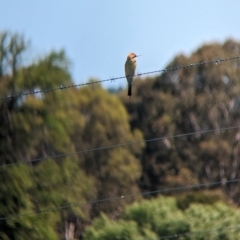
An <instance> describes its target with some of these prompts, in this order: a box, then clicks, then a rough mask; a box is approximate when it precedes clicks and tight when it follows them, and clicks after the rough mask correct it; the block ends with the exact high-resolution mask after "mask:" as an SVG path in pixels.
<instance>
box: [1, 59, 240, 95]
mask: <svg viewBox="0 0 240 240" xmlns="http://www.w3.org/2000/svg"><path fill="white" fill-rule="evenodd" d="M236 59H240V56H236V57H229V58H223V59H216V60H211V61H206V62H200V63H191V64H188V65H183V66H177V67H171V68H166V69H161V70H156V71H150V72H144V73H138V74H135V75H133V77H136V76H142V75H149V74H154V73H160V72H168V71H174V70H178V69H182V68H191V67H197V66H201V65H206V64H214V63H215V64H219V63H221V62H225V61H232V60H236ZM123 78H125V76H122V77H112V78H109V79H105V80H99V81H94V82H88V83H80V84H75V85H69V86H63V85H61V86H60V87H55V88H48V89H44V90H38V91H32V92H24V93H20V94H13V95H8V96H4V97H0V99H10V98H16V97H21V96H26V95H34V94H37V93H47V92H52V91H56V90H64V89H67V88H76V87H82V86H87V85H91V84H96V83H102V82H107V81H115V80H119V79H123Z"/></svg>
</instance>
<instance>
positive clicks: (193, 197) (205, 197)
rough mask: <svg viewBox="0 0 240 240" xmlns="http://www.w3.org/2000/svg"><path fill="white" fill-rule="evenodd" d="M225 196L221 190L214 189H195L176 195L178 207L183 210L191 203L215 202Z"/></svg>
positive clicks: (222, 199)
mask: <svg viewBox="0 0 240 240" xmlns="http://www.w3.org/2000/svg"><path fill="white" fill-rule="evenodd" d="M225 198H226V197H225V196H224V195H223V193H221V192H216V191H211V190H207V191H197V192H189V193H186V194H181V195H179V196H177V197H176V199H177V206H178V208H180V209H182V210H185V209H187V208H188V207H189V206H190V204H192V203H201V204H209V205H210V204H214V203H215V202H217V201H219V200H221V201H225Z"/></svg>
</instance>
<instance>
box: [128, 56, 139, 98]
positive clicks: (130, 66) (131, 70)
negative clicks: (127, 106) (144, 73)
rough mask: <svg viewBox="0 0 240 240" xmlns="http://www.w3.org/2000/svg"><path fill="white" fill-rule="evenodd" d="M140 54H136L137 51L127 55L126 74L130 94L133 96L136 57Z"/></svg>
mask: <svg viewBox="0 0 240 240" xmlns="http://www.w3.org/2000/svg"><path fill="white" fill-rule="evenodd" d="M139 56H140V55H136V54H135V53H129V54H128V56H127V60H126V62H125V76H126V78H127V81H128V96H129V97H130V96H132V82H133V75H134V74H135V70H136V65H137V64H136V58H137V57H139Z"/></svg>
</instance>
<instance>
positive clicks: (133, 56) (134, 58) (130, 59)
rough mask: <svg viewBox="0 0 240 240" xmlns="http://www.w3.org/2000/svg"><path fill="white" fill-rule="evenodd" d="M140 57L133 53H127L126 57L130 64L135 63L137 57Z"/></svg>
mask: <svg viewBox="0 0 240 240" xmlns="http://www.w3.org/2000/svg"><path fill="white" fill-rule="evenodd" d="M139 56H140V55H137V54H135V53H129V54H128V56H127V60H128V61H131V62H136V58H137V57H139Z"/></svg>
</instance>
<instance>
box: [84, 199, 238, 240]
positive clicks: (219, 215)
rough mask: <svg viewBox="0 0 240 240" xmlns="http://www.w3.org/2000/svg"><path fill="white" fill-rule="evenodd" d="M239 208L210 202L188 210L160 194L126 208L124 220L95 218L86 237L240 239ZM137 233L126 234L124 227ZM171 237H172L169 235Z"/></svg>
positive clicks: (199, 239)
mask: <svg viewBox="0 0 240 240" xmlns="http://www.w3.org/2000/svg"><path fill="white" fill-rule="evenodd" d="M239 218H240V211H239V210H238V209H236V208H234V207H230V206H227V205H225V204H223V203H220V202H215V203H213V204H211V205H208V204H204V205H202V204H199V203H193V204H191V205H189V207H188V208H187V209H185V211H181V210H180V209H178V207H177V202H176V199H175V198H172V197H158V198H156V199H151V200H144V201H142V202H139V203H134V204H132V205H129V206H127V207H126V208H125V210H124V212H123V215H122V217H121V219H119V220H117V221H115V222H114V221H112V220H110V219H109V218H107V217H106V216H105V215H103V214H102V215H101V216H100V217H99V218H97V219H95V220H94V221H93V224H92V226H90V227H88V228H87V229H86V231H85V233H84V237H85V238H84V239H92V240H99V239H136V236H138V237H137V239H153V240H156V239H171V238H172V237H173V236H178V239H188V240H201V239H209V240H211V239H219V240H220V239H229V240H235V239H239V237H240V233H239V231H238V226H237V223H238V222H239V220H240V219H239ZM126 226H129V228H128V230H129V232H130V231H131V233H132V234H133V233H134V234H135V235H130V234H129V235H127V236H123V234H122V232H123V229H125V228H126ZM168 237H169V238H168Z"/></svg>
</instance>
